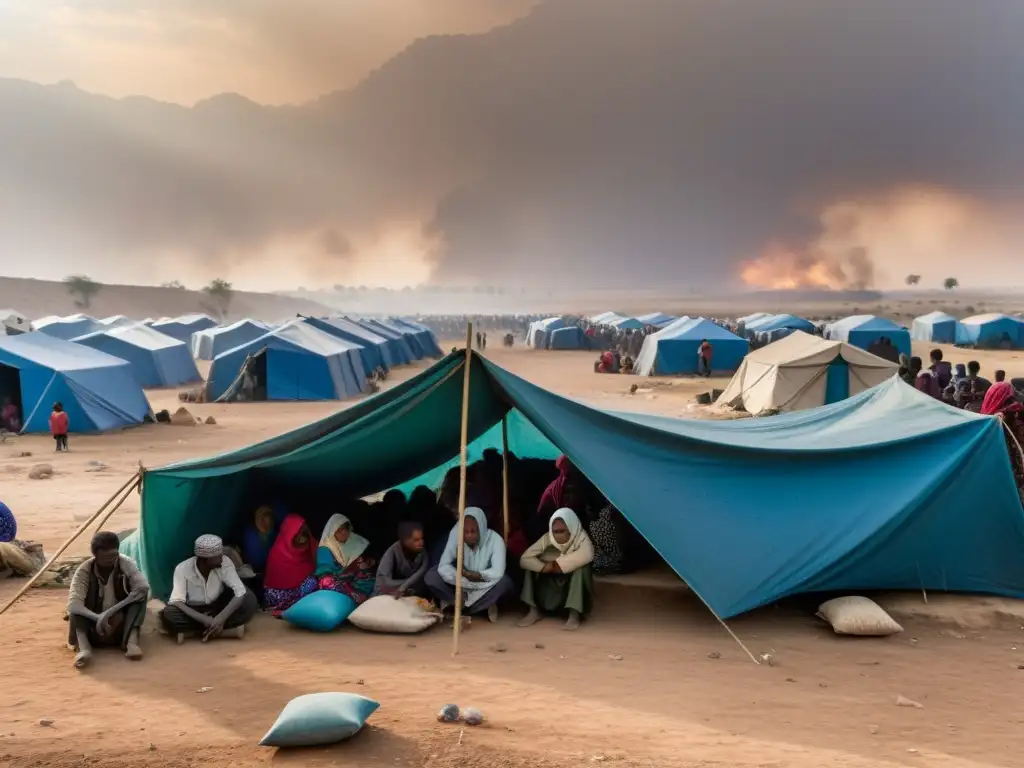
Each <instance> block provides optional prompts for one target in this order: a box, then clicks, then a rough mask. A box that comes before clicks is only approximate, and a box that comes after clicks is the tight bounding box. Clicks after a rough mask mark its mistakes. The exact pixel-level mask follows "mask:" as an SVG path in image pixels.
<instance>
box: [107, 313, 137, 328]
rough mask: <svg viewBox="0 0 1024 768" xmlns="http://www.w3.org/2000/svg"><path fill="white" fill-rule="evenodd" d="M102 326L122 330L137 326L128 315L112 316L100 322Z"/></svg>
mask: <svg viewBox="0 0 1024 768" xmlns="http://www.w3.org/2000/svg"><path fill="white" fill-rule="evenodd" d="M98 322H99V324H100V325H103V326H106V327H107V328H121V327H123V326H126V325H135V321H134V320H132V319H131V318H130V317H128V316H127V315H111V316H110V317H104V318H103V319H102V320H99V321H98Z"/></svg>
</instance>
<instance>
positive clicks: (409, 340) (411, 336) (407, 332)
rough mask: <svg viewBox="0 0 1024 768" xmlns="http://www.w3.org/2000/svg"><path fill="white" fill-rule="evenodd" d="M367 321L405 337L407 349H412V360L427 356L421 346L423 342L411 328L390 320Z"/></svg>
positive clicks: (383, 329)
mask: <svg viewBox="0 0 1024 768" xmlns="http://www.w3.org/2000/svg"><path fill="white" fill-rule="evenodd" d="M368 322H369V323H370V324H371V325H373V326H374V327H376V328H380V329H381V330H382V331H390V332H391V333H396V334H398V336H399V337H400V338H402V339H405V343H406V344H408V345H409V349H410V350H411V351H412V356H413V359H414V360H421V359H423V358H424V357H426V356H427V350H426V349H424V348H423V344H421V343H420V340H419V338H418V337H417V335H416V334H415V333H413V331H412V329H410V328H406V327H403V326H401V325H399V324H397V323H394V322H392V321H391V320H379V319H371V320H369V321H368Z"/></svg>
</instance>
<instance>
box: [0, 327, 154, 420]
mask: <svg viewBox="0 0 1024 768" xmlns="http://www.w3.org/2000/svg"><path fill="white" fill-rule="evenodd" d="M0 388H2V389H3V390H4V393H3V394H4V396H8V397H12V399H13V401H14V402H15V404H16V405H20V406H21V413H22V423H23V424H24V429H23V431H25V432H46V431H47V430H49V428H50V425H49V421H50V411H51V410H52V408H53V404H54V403H56V402H60V403H61V404H62V405H63V406H64V410H65V411H67V414H68V424H69V427H70V429H71V431H72V432H106V431H108V430H111V429H119V428H121V427H128V426H133V425H135V424H141V423H142V421H143V419H145V418H146V416H148V415H149V414H150V407H149V402H148V401H147V400H146V395H145V394H144V393H143V391H142V387H141V386H140V385H139V382H138V381H137V380H136V379H135V375H134V374H133V373H132V369H131V365H129V364H128V363H126V362H125V361H124V360H121V359H120V358H117V357H113V356H111V355H108V354H105V353H103V352H100V351H98V350H95V349H90V348H89V347H84V346H82V345H81V344H75V343H74V342H71V341H65V340H64V339H58V338H56V337H54V336H48V335H46V334H45V333H40V332H39V331H36V332H34V333H24V334H20V335H18V336H0Z"/></svg>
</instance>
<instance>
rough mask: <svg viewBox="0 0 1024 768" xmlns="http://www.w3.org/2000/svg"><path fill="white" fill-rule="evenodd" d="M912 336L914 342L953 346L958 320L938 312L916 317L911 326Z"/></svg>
mask: <svg viewBox="0 0 1024 768" xmlns="http://www.w3.org/2000/svg"><path fill="white" fill-rule="evenodd" d="M910 336H911V338H912V339H913V340H914V341H933V342H935V343H937V344H952V343H954V342H955V341H956V318H955V317H953V316H952V315H947V314H946V313H945V312H938V311H935V312H929V313H928V314H927V315H921V316H920V317H915V318H914V322H913V323H911V324H910Z"/></svg>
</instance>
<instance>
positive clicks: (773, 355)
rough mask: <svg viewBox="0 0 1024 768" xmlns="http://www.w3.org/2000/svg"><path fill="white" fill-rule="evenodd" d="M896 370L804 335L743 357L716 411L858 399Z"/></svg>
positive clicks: (841, 346)
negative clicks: (850, 398)
mask: <svg viewBox="0 0 1024 768" xmlns="http://www.w3.org/2000/svg"><path fill="white" fill-rule="evenodd" d="M898 370H899V366H898V365H897V364H896V363H891V362H889V361H888V360H883V359H882V358H880V357H876V356H875V355H872V354H870V353H868V352H865V351H864V350H862V349H857V347H853V346H850V345H849V344H845V343H843V342H841V341H825V340H824V339H822V338H819V337H818V336H812V335H811V334H809V333H804V332H803V331H793V332H792V333H791V334H790V335H789V336H787V337H786V338H784V339H780V340H779V341H776V342H773V343H772V344H769V345H768V346H766V347H762V348H761V349H757V350H754V351H753V352H751V353H750V354H748V355H747V356H746V357H745V358H744V360H743V364H742V365H741V366H740V368H739V370H738V371H736V373H735V375H734V376H733V377H732V380H731V381H730V382H729V385H728V386H727V387H726V388H725V391H724V392H723V393H722V395H721V396H720V397H719V398H718V401H717V402H718V404H719V405H727V406H731V407H733V408H743V409H745V410H746V411H748V412H750V413H753V414H759V413H764V412H765V411H776V410H778V411H800V410H804V409H806V408H817V407H818V406H820V405H825V404H828V403H837V402H839V401H840V400H845V399H846V398H848V397H850V396H852V395H857V394H859V393H861V392H863V391H864V390H866V389H870V388H871V387H874V386H876V385H878V384H881V383H882V382H883V381H885V380H886V379H888V378H890V377H892V376H895V375H896V373H897V371H898Z"/></svg>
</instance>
